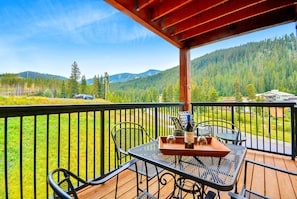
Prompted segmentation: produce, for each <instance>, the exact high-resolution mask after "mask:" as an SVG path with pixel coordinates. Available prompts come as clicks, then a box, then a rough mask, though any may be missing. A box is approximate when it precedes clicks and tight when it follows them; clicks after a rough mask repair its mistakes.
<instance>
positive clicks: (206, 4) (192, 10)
mask: <svg viewBox="0 0 297 199" xmlns="http://www.w3.org/2000/svg"><path fill="white" fill-rule="evenodd" d="M226 1H229V0H208V1H201V0H195V1H192V2H191V3H189V4H188V5H186V6H184V7H182V8H180V9H179V10H177V11H175V12H172V13H170V14H169V15H167V16H166V17H164V19H163V21H162V28H163V29H166V28H169V27H170V26H173V25H175V24H178V23H180V22H182V21H184V20H186V19H189V18H191V17H193V16H195V15H198V14H200V13H202V12H205V11H207V10H209V9H211V8H214V7H216V6H219V5H221V4H223V3H225V2H226Z"/></svg>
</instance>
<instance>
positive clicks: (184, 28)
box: [105, 0, 297, 49]
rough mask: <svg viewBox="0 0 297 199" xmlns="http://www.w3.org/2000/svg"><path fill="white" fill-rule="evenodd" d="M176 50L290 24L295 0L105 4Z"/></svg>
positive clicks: (168, 0) (121, 1)
mask: <svg viewBox="0 0 297 199" xmlns="http://www.w3.org/2000/svg"><path fill="white" fill-rule="evenodd" d="M105 1H106V2H107V3H109V4H110V5H112V6H113V7H115V8H117V9H118V10H120V11H121V12H123V13H125V14H127V15H128V16H130V17H131V18H133V19H134V20H135V21H137V22H139V23H140V24H142V25H143V26H145V27H146V28H148V29H149V30H151V31H153V32H154V33H156V34H158V35H159V36H161V37H162V38H164V39H165V40H167V41H168V42H170V43H171V44H173V45H174V46H176V47H178V48H190V49H191V48H195V47H199V46H202V45H206V44H209V43H212V42H215V41H219V40H222V39H227V38H230V37H234V36H238V35H241V34H245V33H248V32H253V31H257V30H261V29H265V28H268V27H272V26H276V25H280V24H284V23H289V22H294V21H295V20H296V11H297V9H296V5H297V1H296V0H105Z"/></svg>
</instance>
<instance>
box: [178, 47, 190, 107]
mask: <svg viewBox="0 0 297 199" xmlns="http://www.w3.org/2000/svg"><path fill="white" fill-rule="evenodd" d="M179 60H180V61H179V62H180V65H179V83H180V97H179V99H180V102H185V107H184V110H185V111H190V110H191V104H190V103H191V56H190V49H189V48H181V49H180V51H179Z"/></svg>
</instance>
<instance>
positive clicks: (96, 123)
mask: <svg viewBox="0 0 297 199" xmlns="http://www.w3.org/2000/svg"><path fill="white" fill-rule="evenodd" d="M105 1H106V2H107V3H109V4H110V5H112V6H113V7H115V8H116V9H118V10H120V11H121V12H123V13H125V14H127V15H128V16H130V17H131V18H133V19H134V20H136V21H137V22H138V23H140V24H142V25H143V26H145V27H146V28H148V29H149V30H151V31H153V32H154V33H156V34H157V35H159V36H160V37H162V38H163V39H165V40H166V41H168V42H169V43H171V44H172V45H174V46H176V47H177V48H178V49H179V50H180V70H179V73H180V103H137V104H134V103H131V104H108V105H105V104H92V105H54V106H15V107H11V106H1V107H0V123H1V124H2V126H3V131H1V132H2V135H3V148H2V149H3V150H1V151H0V155H1V159H0V161H2V163H3V164H2V165H3V166H2V167H1V171H2V172H0V174H1V175H0V177H1V179H2V180H1V183H0V185H1V186H0V187H1V188H2V190H3V191H2V192H0V198H6V199H8V198H13V197H14V196H16V197H17V198H50V197H52V190H51V188H50V186H49V184H48V183H47V182H46V177H47V174H48V173H49V172H50V171H51V170H52V169H55V168H57V167H64V168H66V169H69V170H72V171H73V172H75V173H76V174H77V175H79V176H81V177H82V178H85V179H86V180H89V181H91V180H94V179H98V178H99V179H100V178H101V177H102V176H105V175H108V174H109V173H111V172H113V171H114V170H115V169H116V168H117V167H116V160H115V155H114V154H115V147H114V145H113V143H112V140H111V136H110V129H111V128H112V126H113V125H114V124H115V123H117V122H121V121H133V122H137V123H141V124H142V125H143V126H144V127H145V128H146V129H147V130H148V131H149V133H150V135H151V136H152V137H154V138H157V137H158V136H165V135H168V134H170V133H171V131H170V129H169V125H172V123H171V122H170V120H169V119H168V118H169V116H171V115H178V112H179V111H180V110H190V111H192V113H193V114H194V115H195V121H196V122H198V121H201V120H203V119H204V118H211V117H214V115H215V116H216V117H215V118H213V119H220V118H218V117H219V116H220V115H219V114H217V115H216V114H214V113H218V112H220V113H221V112H222V115H224V116H226V117H228V118H232V120H234V122H235V123H236V124H237V125H239V126H240V128H241V129H242V132H244V133H247V134H252V133H251V132H249V131H250V129H252V126H253V125H255V126H256V128H257V129H256V130H254V131H255V134H254V135H253V136H254V137H255V139H254V137H253V138H250V140H249V142H246V143H244V146H246V147H247V148H248V152H247V158H250V159H253V160H257V161H260V162H265V163H268V164H272V165H275V166H279V167H281V168H286V169H289V170H291V171H297V162H296V160H294V159H295V157H296V153H297V152H296V147H297V146H296V143H297V136H296V116H297V111H296V107H295V104H292V103H291V104H289V103H287V104H286V103H285V104H280V103H269V104H266V103H195V102H192V101H191V96H190V93H191V86H190V81H191V78H190V76H191V74H190V68H191V64H190V63H191V56H190V51H191V49H193V48H196V47H199V46H203V45H207V44H210V43H213V42H216V41H220V40H224V39H228V38H232V37H236V36H239V35H242V34H246V33H250V32H254V31H258V30H261V29H265V28H269V27H272V26H277V25H280V24H285V23H290V22H295V21H296V13H297V8H296V1H295V0H241V1H239V0H208V1H201V0H105ZM226 107H228V109H227V108H226ZM271 107H272V108H276V107H279V108H281V109H285V108H288V110H290V111H288V116H287V117H286V118H282V119H280V120H277V121H270V119H269V121H266V119H265V120H264V119H262V120H261V119H258V118H257V114H258V112H257V110H261V111H262V112H260V111H259V112H260V113H263V112H267V113H268V112H269V109H270V108H271ZM229 108H230V109H229ZM235 109H238V110H239V112H238V113H234V111H233V110H235ZM247 109H249V110H255V112H252V111H250V112H246V111H245V110H247ZM201 110H207V111H201ZM263 110H264V111H263ZM211 111H214V112H213V113H212V112H211ZM207 114H208V115H207ZM235 114H237V115H235ZM246 115H248V116H247V117H246ZM259 115H260V114H259ZM235 118H239V119H238V120H236V121H235ZM251 120H252V121H255V124H252V122H251ZM11 124H14V126H13V125H11ZM264 124H265V125H266V127H267V128H269V130H270V129H274V130H275V131H276V132H277V133H279V134H281V135H288V137H286V136H283V137H282V138H281V139H279V140H277V141H276V140H275V139H273V138H272V137H271V136H267V135H266V134H265V132H266V130H267V129H266V127H265V129H264V126H265V125H264ZM29 127H30V128H29ZM31 127H32V128H31ZM285 127H286V128H285ZM269 133H270V132H269ZM272 145H273V147H272ZM15 154H17V155H15ZM13 155H15V156H13ZM12 162H13V164H12ZM253 171H254V172H253V173H252V175H251V176H250V177H251V179H252V181H249V182H248V183H249V185H250V186H251V187H253V188H254V189H256V191H257V192H259V193H263V194H266V195H269V196H271V197H272V198H283V199H286V198H297V189H296V188H297V179H296V178H289V177H288V176H284V175H279V174H278V173H276V172H269V171H266V170H265V171H264V170H261V169H259V168H256V167H255V168H254V169H253ZM135 177H136V175H135V173H132V172H130V171H125V172H123V173H121V174H120V186H119V195H118V198H128V199H130V198H135V197H136V188H135ZM272 178H275V179H276V182H275V183H274V184H272V183H271V181H270V179H272ZM114 183H115V178H112V179H111V180H109V181H108V182H106V183H105V184H103V185H99V186H96V187H84V188H83V189H80V190H79V196H81V198H82V199H83V198H88V197H89V198H112V197H113V196H114V191H115V184H114ZM151 183H152V184H151V185H152V187H156V186H155V184H156V183H157V181H156V180H155V181H152V182H151ZM242 183H243V168H242V169H241V173H240V174H239V180H238V188H239V189H240V188H241V187H242ZM260 184H261V185H260ZM77 185H78V186H79V184H77ZM78 188H80V187H78ZM171 190H172V184H170V183H169V184H168V185H166V186H164V187H162V188H161V197H160V198H166V197H168V194H170V191H171ZM155 193H156V192H155ZM220 196H221V198H229V197H228V193H227V192H221V193H220ZM184 197H185V198H191V196H187V195H185V196H184Z"/></svg>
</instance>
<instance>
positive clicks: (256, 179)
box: [79, 150, 297, 199]
mask: <svg viewBox="0 0 297 199" xmlns="http://www.w3.org/2000/svg"><path fill="white" fill-rule="evenodd" d="M246 158H249V159H252V160H257V161H260V162H264V163H267V164H270V165H274V166H277V167H281V168H285V169H288V170H292V171H297V161H296V160H295V161H293V160H291V159H290V157H286V156H280V155H274V154H269V153H263V152H257V151H252V150H248V152H247V155H246ZM249 168H251V167H249ZM243 170H244V169H243V168H242V169H241V173H240V175H239V181H238V190H240V189H241V187H242V183H243V176H244V172H243ZM248 171H251V173H252V178H251V179H252V180H248V186H251V187H252V190H255V191H256V192H258V193H261V194H265V195H267V196H269V197H271V198H273V199H291V198H292V199H295V198H297V177H289V176H288V175H284V174H281V173H276V172H274V171H271V170H267V169H265V171H264V169H263V168H259V167H254V168H253V169H252V170H251V169H250V170H248ZM135 177H136V175H135V173H133V172H131V171H128V170H127V171H125V172H122V173H121V174H120V180H119V190H118V197H117V198H119V199H130V198H136V187H135V182H136V180H135ZM115 182H116V178H112V179H111V180H109V181H108V182H107V183H105V184H103V185H99V186H92V187H86V188H85V189H83V190H81V191H80V192H79V198H81V199H84V198H92V199H95V198H103V199H104V198H106V199H110V198H114V193H115V192H114V191H115ZM172 186H173V182H172V181H170V182H169V183H168V184H167V185H166V186H163V187H161V192H160V194H161V195H160V198H161V199H163V198H167V197H168V195H169V194H170V192H171V191H172ZM150 193H154V194H155V195H156V193H157V181H156V180H155V179H153V180H152V181H151V182H150ZM220 197H221V198H222V199H225V198H229V197H228V192H220ZM184 198H192V196H191V195H184ZM217 198H218V197H217Z"/></svg>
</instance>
